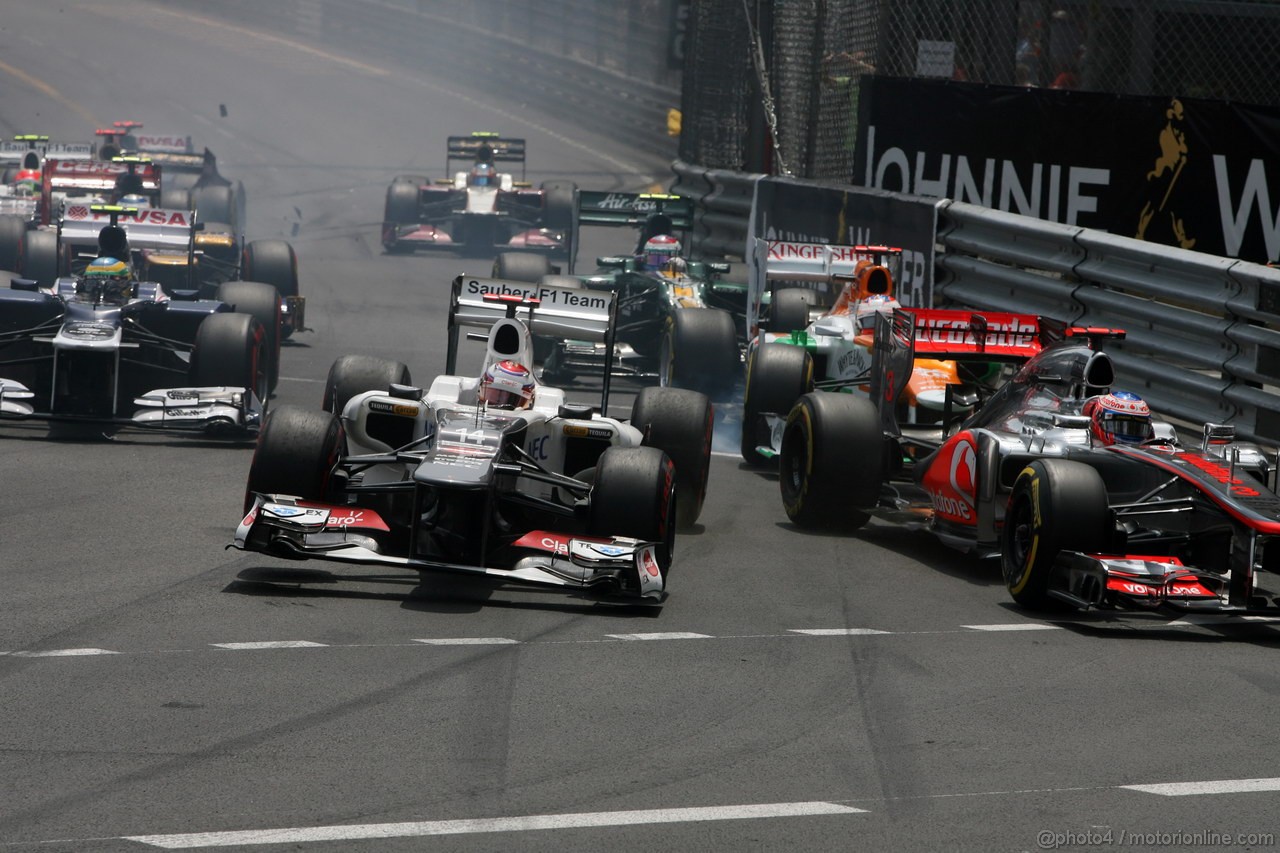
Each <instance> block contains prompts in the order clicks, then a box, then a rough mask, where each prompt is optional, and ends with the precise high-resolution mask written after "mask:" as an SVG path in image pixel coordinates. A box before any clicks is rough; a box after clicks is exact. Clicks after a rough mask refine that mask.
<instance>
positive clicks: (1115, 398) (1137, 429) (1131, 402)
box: [1083, 391, 1155, 446]
mask: <svg viewBox="0 0 1280 853" xmlns="http://www.w3.org/2000/svg"><path fill="white" fill-rule="evenodd" d="M1083 412H1084V414H1086V415H1088V416H1089V432H1090V433H1092V435H1093V438H1094V440H1095V441H1097V442H1098V443H1099V444H1102V445H1103V446H1110V445H1112V444H1116V443H1120V444H1141V443H1142V442H1144V441H1150V440H1151V438H1152V437H1153V436H1154V435H1155V428H1154V427H1153V426H1152V425H1151V409H1150V407H1149V406H1147V403H1146V401H1145V400H1143V399H1142V398H1141V397H1139V396H1138V395H1137V394H1134V393H1133V392H1131V391H1112V392H1111V393H1110V394H1102V395H1100V396H1098V397H1090V398H1089V399H1088V400H1087V401H1086V402H1085V404H1084V410H1083Z"/></svg>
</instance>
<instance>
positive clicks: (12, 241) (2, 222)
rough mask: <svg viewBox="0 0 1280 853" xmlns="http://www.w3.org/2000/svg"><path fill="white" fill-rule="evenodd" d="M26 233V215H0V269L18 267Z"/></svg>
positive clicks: (14, 268)
mask: <svg viewBox="0 0 1280 853" xmlns="http://www.w3.org/2000/svg"><path fill="white" fill-rule="evenodd" d="M26 233H27V220H26V218H25V217H22V216H17V215H15V214H5V215H4V216H0V270H16V269H17V268H18V259H19V258H20V257H21V256H22V238H23V237H24V236H26ZM5 283H6V284H8V282H5Z"/></svg>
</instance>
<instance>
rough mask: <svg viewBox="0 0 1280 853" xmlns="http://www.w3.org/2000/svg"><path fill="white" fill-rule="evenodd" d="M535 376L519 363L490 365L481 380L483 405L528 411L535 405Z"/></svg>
mask: <svg viewBox="0 0 1280 853" xmlns="http://www.w3.org/2000/svg"><path fill="white" fill-rule="evenodd" d="M533 388H534V382H533V374H532V373H530V372H529V368H527V367H525V366H524V365H523V364H521V363H520V362H518V361H499V362H496V363H495V364H492V365H490V366H489V367H488V368H487V369H486V370H485V372H484V376H482V377H481V378H480V389H479V392H478V396H479V399H480V402H481V403H485V404H487V405H490V406H493V407H495V408H499V409H527V408H529V407H530V406H532V405H533Z"/></svg>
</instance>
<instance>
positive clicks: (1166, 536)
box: [780, 310, 1280, 615]
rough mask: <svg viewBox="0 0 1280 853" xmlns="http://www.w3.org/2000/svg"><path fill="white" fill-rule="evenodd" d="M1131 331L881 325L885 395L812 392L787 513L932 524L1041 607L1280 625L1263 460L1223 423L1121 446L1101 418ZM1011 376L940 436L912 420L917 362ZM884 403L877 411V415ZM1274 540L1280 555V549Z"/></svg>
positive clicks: (984, 322)
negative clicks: (1097, 415) (1109, 344)
mask: <svg viewBox="0 0 1280 853" xmlns="http://www.w3.org/2000/svg"><path fill="white" fill-rule="evenodd" d="M1123 336H1124V333H1123V332H1120V331H1117V330H1108V329H1081V328H1067V327H1064V326H1062V325H1061V324H1053V323H1051V322H1050V321H1047V320H1044V319H1042V318H1037V317H1032V316H1026V315H1016V314H1012V315H1011V314H995V313H992V312H978V313H974V312H965V311H937V310H934V311H927V310H920V311H917V312H914V313H911V312H906V311H898V312H896V313H895V314H893V315H879V317H878V325H877V328H876V331H875V343H874V359H875V363H874V366H873V368H872V380H871V383H872V384H871V394H870V395H869V396H867V397H864V396H861V395H852V394H823V393H814V394H807V395H805V396H804V397H802V398H801V399H800V401H799V402H798V403H797V404H796V406H795V408H793V409H792V411H791V413H790V415H789V416H788V419H787V423H786V427H785V432H784V433H783V438H782V453H781V464H780V475H781V476H780V483H781V490H782V498H783V504H784V506H785V507H786V510H787V514H788V515H789V516H790V517H791V519H792V520H793V521H795V522H796V523H797V524H801V525H805V526H808V525H821V524H827V525H839V526H844V527H858V526H861V525H862V524H864V523H866V521H867V520H868V518H870V516H871V515H876V516H878V517H881V518H886V519H890V520H895V521H906V522H916V523H922V524H924V525H926V526H927V527H928V528H929V529H930V530H932V532H933V533H935V534H936V535H937V536H938V537H939V539H940V540H942V541H943V542H944V543H946V544H948V545H951V546H953V547H957V548H961V549H963V550H967V551H972V552H975V553H977V554H979V555H983V556H996V555H998V556H1000V559H1001V565H1002V568H1003V573H1004V579H1005V582H1006V585H1007V587H1008V589H1009V592H1010V595H1011V596H1012V597H1013V599H1014V601H1015V602H1017V603H1018V604H1020V605H1023V606H1025V607H1030V608H1045V607H1048V606H1053V605H1059V606H1060V605H1063V604H1068V605H1071V606H1074V607H1081V608H1087V607H1097V608H1105V609H1120V610H1136V611H1151V610H1161V611H1163V612H1166V613H1174V614H1181V613H1187V612H1214V613H1236V614H1247V613H1270V614H1272V615H1274V614H1276V613H1277V612H1278V611H1277V599H1276V596H1277V595H1280V589H1277V590H1273V591H1272V592H1266V591H1264V590H1263V588H1262V587H1261V585H1260V583H1259V573H1260V572H1275V571H1276V570H1277V569H1280V539H1278V538H1277V537H1280V496H1277V495H1276V494H1275V492H1274V490H1273V487H1274V477H1275V470H1274V467H1273V466H1272V465H1271V464H1270V463H1269V461H1268V460H1267V458H1266V457H1265V455H1264V454H1263V453H1262V451H1261V449H1260V448H1258V447H1257V446H1256V445H1254V444H1250V443H1246V442H1237V441H1235V440H1234V431H1233V430H1232V429H1231V427H1229V426H1223V425H1215V424H1208V425H1206V426H1205V428H1204V439H1203V441H1202V442H1201V443H1200V446H1198V447H1194V448H1190V447H1182V446H1180V445H1179V443H1178V439H1177V435H1176V433H1175V431H1174V429H1173V427H1172V425H1170V424H1168V423H1160V422H1154V423H1153V424H1152V425H1151V431H1150V433H1149V435H1148V437H1147V439H1146V440H1145V441H1143V442H1141V443H1133V444H1123V443H1116V444H1105V443H1103V442H1099V441H1098V440H1097V439H1096V438H1095V433H1094V431H1093V430H1091V429H1090V418H1089V416H1088V415H1087V414H1086V410H1087V404H1088V402H1089V400H1090V399H1093V398H1097V397H1098V396H1099V395H1101V394H1103V393H1105V392H1107V391H1108V389H1110V388H1111V386H1112V385H1113V384H1114V382H1115V370H1114V366H1113V364H1112V362H1111V359H1110V357H1109V356H1108V355H1107V354H1106V353H1105V352H1104V351H1102V350H1101V349H1100V347H1101V346H1103V345H1105V343H1106V341H1108V340H1115V339H1119V338H1123ZM921 355H928V356H932V357H939V358H949V359H956V360H957V361H960V362H962V363H963V362H972V361H975V360H977V361H979V362H982V361H986V362H1006V363H1008V364H1010V365H1011V366H1016V368H1017V369H1016V372H1014V373H1013V374H1012V375H1011V376H1009V377H1008V378H1007V381H1005V382H1004V383H1003V384H1002V385H1000V387H999V388H998V389H997V388H991V387H990V386H985V387H982V386H979V387H976V388H975V390H976V392H977V393H978V395H979V397H980V398H981V402H980V404H979V406H978V407H977V409H976V411H974V412H973V414H971V415H970V416H968V417H967V418H965V419H964V420H963V421H962V422H959V423H956V422H954V421H953V420H952V419H950V418H945V419H944V421H943V424H942V425H941V427H937V428H932V427H925V426H920V425H915V426H912V425H907V424H900V423H898V421H897V419H896V417H895V414H894V413H895V410H896V405H895V403H896V401H897V399H898V397H899V396H900V395H901V393H902V391H903V388H904V386H905V381H906V378H907V377H908V376H909V375H910V366H911V363H912V359H913V358H915V357H917V356H921ZM873 400H874V401H876V402H874V403H873V402H872V401H873ZM1273 543H1274V544H1273Z"/></svg>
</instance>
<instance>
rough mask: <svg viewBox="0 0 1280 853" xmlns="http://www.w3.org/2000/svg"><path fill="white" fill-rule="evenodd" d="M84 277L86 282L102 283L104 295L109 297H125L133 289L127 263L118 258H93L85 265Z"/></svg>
mask: <svg viewBox="0 0 1280 853" xmlns="http://www.w3.org/2000/svg"><path fill="white" fill-rule="evenodd" d="M84 278H85V282H86V283H88V284H102V285H104V286H105V287H104V295H106V296H108V297H111V298H116V299H126V298H128V297H129V295H130V293H131V291H132V289H133V282H132V277H131V275H130V270H129V265H128V264H126V263H125V262H124V261H122V260H119V259H118V258H112V257H107V256H103V257H100V258H94V259H93V260H92V261H89V265H88V266H87V267H85V269H84Z"/></svg>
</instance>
